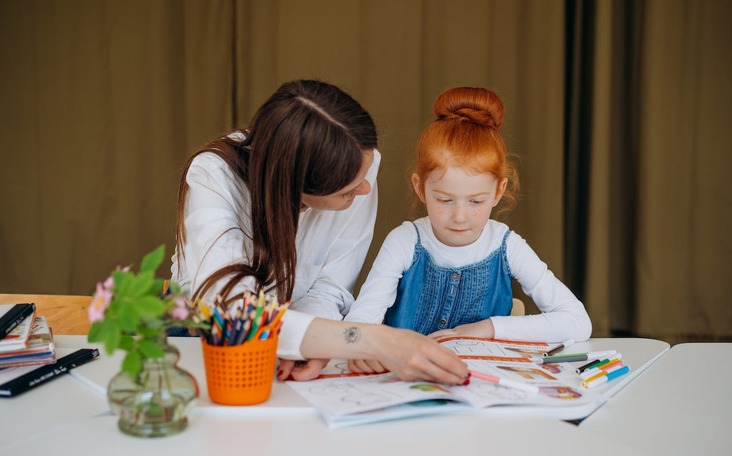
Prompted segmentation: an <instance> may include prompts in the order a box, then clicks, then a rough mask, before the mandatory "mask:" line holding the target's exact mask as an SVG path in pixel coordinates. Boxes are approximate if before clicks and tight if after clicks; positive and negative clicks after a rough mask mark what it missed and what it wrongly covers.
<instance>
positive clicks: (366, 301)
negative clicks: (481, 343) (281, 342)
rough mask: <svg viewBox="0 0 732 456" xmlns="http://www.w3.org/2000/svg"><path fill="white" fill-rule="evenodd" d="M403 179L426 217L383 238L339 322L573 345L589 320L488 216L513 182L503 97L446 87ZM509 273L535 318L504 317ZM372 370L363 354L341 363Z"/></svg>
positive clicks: (510, 199) (510, 193)
mask: <svg viewBox="0 0 732 456" xmlns="http://www.w3.org/2000/svg"><path fill="white" fill-rule="evenodd" d="M434 112H435V114H436V117H437V118H436V119H435V121H434V122H433V123H432V124H431V125H429V126H428V127H427V128H426V130H425V131H424V132H423V134H422V136H421V138H420V141H419V146H418V156H417V163H416V168H415V171H414V174H412V185H413V187H414V191H415V193H416V194H417V196H418V197H419V199H420V201H421V202H422V203H424V205H425V207H426V209H427V215H428V216H427V217H425V218H421V219H418V220H416V221H414V222H405V223H403V224H402V225H401V226H399V227H398V228H396V229H394V230H393V231H392V232H391V233H390V234H389V235H388V236H387V238H386V239H385V241H384V244H383V246H382V247H381V250H380V251H379V254H378V256H377V258H376V260H375V261H374V264H373V267H372V269H371V272H370V273H369V276H368V278H367V279H366V282H365V283H364V285H363V287H362V289H361V293H360V294H359V297H358V299H357V301H356V302H355V303H354V305H353V306H352V308H351V309H350V311H349V313H348V315H347V316H346V318H345V320H347V321H352V322H371V323H378V322H381V321H383V322H384V323H386V324H387V325H389V326H394V327H399V328H408V329H412V330H415V331H418V332H421V333H423V334H430V335H431V336H433V337H435V338H437V337H443V336H474V337H485V338H489V339H493V338H496V339H509V340H532V341H534V340H535V341H562V340H566V339H575V340H578V341H581V340H585V339H587V338H589V337H590V333H591V331H592V326H591V323H590V319H589V317H588V315H587V312H586V311H585V309H584V307H583V305H582V303H581V302H579V301H578V300H577V298H576V297H575V296H574V295H573V294H572V292H571V291H570V290H569V289H568V288H567V287H566V286H565V285H564V284H563V283H562V282H560V281H559V280H558V279H557V278H556V277H555V276H554V274H552V272H551V271H550V270H549V269H548V268H547V266H546V264H544V263H543V262H542V261H541V260H540V259H539V257H538V256H537V255H536V253H534V251H533V250H532V249H531V248H530V247H529V246H528V244H527V243H526V241H524V239H523V238H521V236H519V235H518V234H516V233H515V232H513V231H511V230H510V229H509V227H508V226H506V225H505V224H503V223H500V222H497V221H494V220H490V215H491V211H492V210H493V208H495V207H496V206H497V205H498V204H499V203H500V202H504V203H505V204H506V206H508V207H511V206H513V205H514V204H515V194H516V192H517V190H518V179H517V176H516V172H515V169H514V168H513V167H512V166H511V164H510V163H509V162H508V161H507V159H506V145H505V144H504V142H503V139H502V137H501V135H500V133H499V131H498V130H499V128H500V127H501V124H502V122H503V103H502V101H501V99H500V98H499V97H498V95H496V94H495V93H494V92H492V91H490V90H487V89H483V88H468V87H461V88H453V89H450V90H447V91H446V92H444V93H443V94H441V95H440V96H439V97H438V98H437V100H436V101H435V104H434ZM512 279H516V280H518V282H519V283H520V284H521V286H522V288H523V290H524V292H525V293H526V294H527V295H528V296H530V297H531V298H533V300H534V302H535V303H536V305H537V306H538V307H539V309H540V310H541V311H542V312H543V313H542V314H540V315H529V316H514V317H511V316H508V315H509V314H510V312H511V306H512V291H511V281H512ZM350 366H351V368H352V369H353V370H355V371H359V372H372V371H377V372H380V371H382V370H383V366H381V365H380V364H379V363H374V362H371V361H368V360H358V361H354V362H351V363H350Z"/></svg>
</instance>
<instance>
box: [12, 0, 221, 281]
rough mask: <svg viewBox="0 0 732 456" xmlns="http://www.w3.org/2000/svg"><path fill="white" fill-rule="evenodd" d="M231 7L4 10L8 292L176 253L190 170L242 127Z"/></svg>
mask: <svg viewBox="0 0 732 456" xmlns="http://www.w3.org/2000/svg"><path fill="white" fill-rule="evenodd" d="M229 4H230V2H228V1H210V2H208V1H207V2H200V1H178V0H169V1H155V2H148V1H144V0H143V1H127V2H118V1H113V0H110V1H97V0H77V1H64V2H53V1H43V0H38V1H31V0H29V1H23V2H18V1H12V0H7V1H6V0H4V1H1V2H0V18H2V19H0V20H2V27H0V56H2V57H1V58H2V69H0V106H1V107H0V154H1V156H2V166H1V167H0V181H1V182H2V191H1V193H0V214H1V215H0V289H1V290H3V291H5V292H28V293H75V294H90V293H91V292H92V291H93V286H94V283H95V282H97V281H100V280H103V279H104V278H105V277H106V274H107V273H108V272H109V271H110V270H111V269H113V268H114V267H115V266H116V265H127V264H130V263H132V262H134V261H139V259H140V258H141V257H142V254H143V253H144V252H147V251H149V250H152V249H153V248H154V247H156V246H157V245H159V244H161V243H165V244H167V246H168V247H169V249H168V253H172V250H171V249H172V246H173V233H174V229H175V228H174V227H175V224H174V223H175V222H174V220H175V218H174V217H175V195H176V191H177V183H178V180H179V178H180V171H181V169H182V166H183V163H184V161H185V158H186V157H187V156H188V155H190V154H191V153H192V151H194V150H195V149H196V148H198V147H200V146H201V145H202V144H203V143H204V142H205V141H206V140H208V139H209V138H212V137H213V136H215V135H216V134H219V133H220V132H221V131H223V130H225V128H227V127H228V126H230V122H231V121H230V117H231V105H232V99H231V91H230V85H231V84H230V80H231V67H232V65H231V34H232V27H231V21H230V20H226V19H227V17H231V16H230V15H229V11H228V10H227V7H228V6H229ZM162 272H163V273H165V271H162Z"/></svg>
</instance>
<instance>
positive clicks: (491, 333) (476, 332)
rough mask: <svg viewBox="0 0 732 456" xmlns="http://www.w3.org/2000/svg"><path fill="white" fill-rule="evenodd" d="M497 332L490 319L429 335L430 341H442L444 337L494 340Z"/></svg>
mask: <svg viewBox="0 0 732 456" xmlns="http://www.w3.org/2000/svg"><path fill="white" fill-rule="evenodd" d="M495 335H496V330H495V328H494V327H493V322H492V321H491V319H490V318H487V319H485V320H482V321H476V322H475V323H468V324H467V325H460V326H455V327H454V328H453V329H441V330H439V331H435V332H433V333H432V334H429V336H428V337H429V338H430V339H441V338H443V337H481V338H484V339H493V338H494V337H495Z"/></svg>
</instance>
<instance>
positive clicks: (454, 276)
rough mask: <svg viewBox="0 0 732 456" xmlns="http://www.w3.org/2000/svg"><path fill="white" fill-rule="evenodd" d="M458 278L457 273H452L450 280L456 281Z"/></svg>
mask: <svg viewBox="0 0 732 456" xmlns="http://www.w3.org/2000/svg"><path fill="white" fill-rule="evenodd" d="M458 277H460V276H459V275H458V273H457V272H453V273H452V280H457V279H458Z"/></svg>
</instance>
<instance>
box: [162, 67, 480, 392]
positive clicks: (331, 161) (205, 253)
mask: <svg viewBox="0 0 732 456" xmlns="http://www.w3.org/2000/svg"><path fill="white" fill-rule="evenodd" d="M380 158H381V157H380V155H379V153H378V151H377V150H376V129H375V127H374V123H373V120H372V119H371V116H369V114H368V113H367V112H366V111H365V110H364V109H363V108H362V107H361V106H360V105H359V104H358V103H357V102H356V101H355V100H354V99H353V98H351V97H350V96H349V95H347V94H346V93H344V92H343V91H341V90H340V89H338V88H337V87H335V86H333V85H330V84H326V83H323V82H319V81H306V80H301V81H293V82H288V83H285V84H283V85H282V86H281V87H280V88H279V89H278V90H277V91H276V92H275V93H274V94H273V95H272V96H271V97H270V98H269V99H268V100H267V101H266V102H265V103H264V104H263V105H262V106H261V107H260V109H259V110H258V111H257V113H256V114H255V116H254V118H253V120H252V123H251V126H250V128H249V129H247V130H245V131H241V130H240V131H236V132H234V133H232V134H230V135H228V136H226V137H223V138H219V139H217V140H215V141H213V142H211V143H210V144H208V145H207V146H206V147H205V148H204V150H202V151H200V152H199V153H197V154H196V155H194V156H193V157H192V158H191V159H190V161H189V162H188V165H187V167H186V169H185V172H184V175H183V179H182V180H181V184H180V189H179V194H178V221H177V242H176V244H177V247H176V254H175V255H174V257H173V268H172V272H173V278H174V280H176V281H177V282H178V283H180V284H181V285H183V286H184V287H188V288H189V289H190V290H191V291H193V297H194V298H197V297H203V298H204V299H206V300H209V301H210V300H213V299H215V297H216V296H221V297H222V298H223V299H224V301H225V302H230V301H232V300H234V299H237V298H238V297H239V296H241V294H242V293H243V291H244V290H246V289H249V290H255V289H256V288H257V287H259V286H264V287H266V288H268V289H274V290H275V291H276V292H277V294H278V296H280V298H281V299H283V297H284V299H286V300H290V301H291V302H292V306H291V310H290V311H288V313H287V314H286V317H285V319H284V324H283V326H282V330H281V333H280V340H279V346H278V356H280V357H281V358H282V361H281V363H280V371H279V372H278V378H279V379H280V380H282V379H285V378H288V377H289V376H292V377H293V378H295V379H297V380H306V379H310V378H313V377H314V376H316V375H317V374H318V372H319V371H320V368H321V367H322V365H323V364H324V363H325V359H327V358H331V357H337V358H362V355H363V354H365V355H366V356H365V358H366V359H368V358H372V359H378V360H382V361H383V363H382V364H383V365H384V367H386V368H387V369H389V370H392V371H393V372H395V373H396V374H397V375H399V376H400V377H401V378H404V379H410V380H411V379H424V380H436V381H440V382H443V383H452V384H458V383H462V382H463V381H464V379H465V378H466V375H467V370H466V368H465V366H464V364H463V363H462V362H461V361H460V360H459V359H458V358H457V357H456V356H454V355H453V354H451V353H450V352H449V351H447V350H445V349H443V348H442V347H440V346H438V345H437V344H435V343H434V342H432V341H430V340H428V339H427V338H423V337H421V336H419V335H416V334H415V333H412V332H409V331H403V330H394V329H390V328H384V327H379V326H373V327H372V326H370V325H364V324H346V323H343V322H341V321H338V320H341V318H342V316H343V315H344V314H346V313H347V311H348V308H349V307H350V305H351V303H352V302H353V297H352V295H351V293H350V291H349V290H350V289H351V288H352V287H353V284H354V282H355V280H356V278H357V276H358V273H359V271H360V269H361V267H362V265H363V261H364V258H365V255H366V252H367V251H368V247H369V244H370V242H371V238H372V236H373V226H374V221H375V218H376V205H377V195H376V191H375V190H373V191H372V187H373V186H375V184H376V173H377V170H378V166H379V162H380ZM316 316H318V317H321V318H315V317H316ZM301 359H310V360H311V361H310V362H309V363H308V364H307V365H305V366H302V365H299V366H298V367H295V361H294V360H301Z"/></svg>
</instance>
